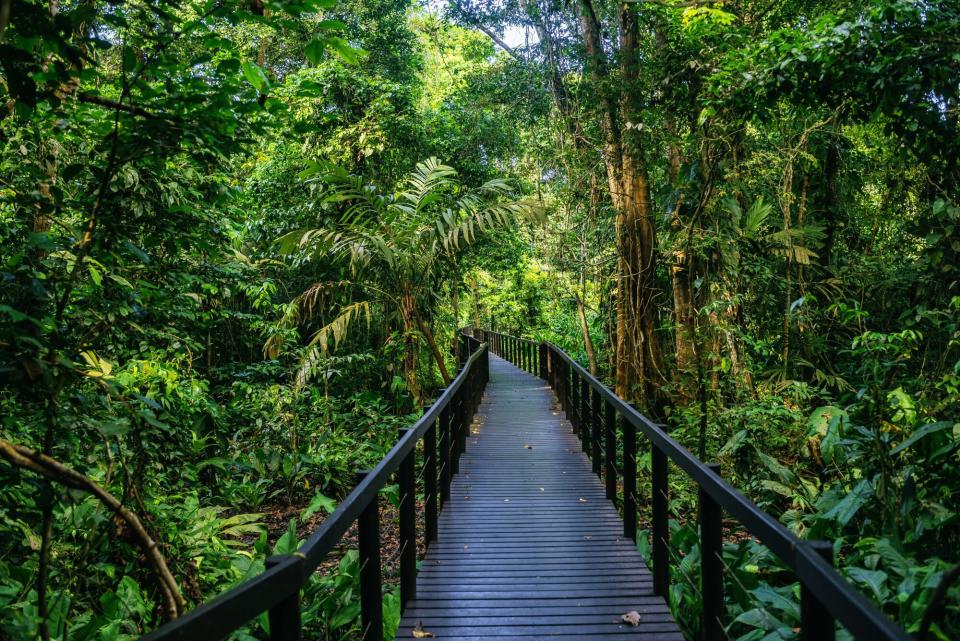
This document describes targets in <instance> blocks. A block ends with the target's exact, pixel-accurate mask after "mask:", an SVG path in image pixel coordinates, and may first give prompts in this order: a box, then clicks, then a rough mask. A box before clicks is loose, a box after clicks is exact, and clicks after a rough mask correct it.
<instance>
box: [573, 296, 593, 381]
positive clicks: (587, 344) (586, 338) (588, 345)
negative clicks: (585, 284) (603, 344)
mask: <svg viewBox="0 0 960 641" xmlns="http://www.w3.org/2000/svg"><path fill="white" fill-rule="evenodd" d="M574 296H575V297H576V299H577V315H578V316H579V317H580V331H581V332H582V333H583V349H584V351H586V352H587V361H588V362H589V363H590V373H591V374H593V375H594V376H596V375H597V352H596V350H595V349H594V347H593V340H592V339H591V338H590V327H589V326H588V325H587V314H586V310H585V309H584V306H583V298H581V297H580V294H574Z"/></svg>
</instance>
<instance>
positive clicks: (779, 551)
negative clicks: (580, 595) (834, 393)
mask: <svg viewBox="0 0 960 641" xmlns="http://www.w3.org/2000/svg"><path fill="white" fill-rule="evenodd" d="M490 333H491V334H495V332H490ZM511 338H514V337H511ZM520 340H525V339H520ZM542 344H544V345H546V346H547V348H548V349H550V350H551V351H552V352H553V353H555V354H557V355H558V356H559V357H560V358H561V359H563V361H564V362H565V363H567V364H568V365H569V366H570V367H571V368H572V369H573V371H574V372H576V374H577V375H578V376H580V377H581V378H583V379H584V380H586V381H587V383H588V384H589V385H590V387H592V388H593V389H594V390H596V391H597V392H598V393H599V394H600V396H601V398H603V399H604V400H605V401H606V402H608V403H610V404H611V405H612V406H613V407H614V408H615V410H616V412H617V413H618V414H620V415H621V416H622V417H623V418H624V420H627V421H629V422H630V423H631V424H632V425H633V426H634V427H636V428H637V429H638V430H639V431H640V432H641V433H643V434H644V436H646V437H647V438H648V439H649V440H650V442H651V443H653V445H654V446H656V447H657V449H659V450H660V451H661V452H663V453H664V454H665V455H666V456H667V457H669V458H670V460H672V461H673V462H674V463H675V464H676V465H677V466H678V467H680V469H682V470H683V471H684V472H686V473H687V475H688V476H690V478H692V479H693V480H694V481H696V482H697V484H698V485H699V486H700V487H702V488H703V489H704V490H705V491H706V492H707V493H708V494H709V495H710V496H711V498H713V500H714V501H716V502H717V503H718V504H719V505H720V506H721V507H723V509H724V510H726V511H727V512H728V513H729V514H730V515H732V516H733V517H735V518H736V519H737V520H738V521H739V522H740V523H742V524H743V525H744V526H745V527H746V528H747V530H748V531H749V532H750V533H751V534H753V535H754V536H755V537H756V538H757V539H759V540H760V542H761V543H763V544H764V545H766V546H767V547H768V548H770V550H771V551H772V552H773V553H774V554H776V555H777V557H779V558H780V559H781V560H782V561H783V562H784V563H785V564H786V565H787V566H788V567H790V568H791V569H792V570H793V571H794V572H795V573H796V574H797V577H798V578H799V579H800V581H801V582H802V583H803V584H804V585H806V586H807V587H808V588H809V589H811V590H813V591H814V592H815V593H816V594H817V596H818V600H820V601H821V602H822V603H823V604H824V605H825V607H826V608H827V609H828V610H829V611H830V613H831V614H832V615H833V616H834V617H835V618H836V619H837V620H838V621H840V622H841V623H842V624H843V625H844V627H845V628H846V629H847V630H849V631H850V632H851V633H852V634H853V635H854V636H855V637H856V638H858V639H882V640H884V641H911V637H910V635H908V634H907V633H906V632H905V631H904V630H903V629H902V628H900V627H899V626H898V625H896V624H895V623H894V622H893V621H891V620H890V619H889V618H887V616H886V615H884V613H883V612H881V611H880V609H879V608H877V606H875V605H874V604H873V603H872V602H871V601H870V600H869V599H867V598H866V597H865V596H864V595H863V594H861V593H860V591H859V590H857V589H856V588H854V587H853V586H852V585H850V583H848V582H847V580H846V579H844V578H843V576H841V575H840V574H839V573H838V572H837V571H836V569H834V568H833V567H832V566H831V565H830V564H829V563H828V562H827V561H826V560H824V559H823V558H821V557H820V556H819V555H818V554H817V553H816V552H814V551H813V550H812V549H811V548H810V546H809V545H807V543H806V542H805V541H803V540H802V539H800V538H798V537H797V536H796V535H795V534H793V533H792V532H790V530H788V529H787V528H786V527H784V526H783V524H781V523H780V522H779V521H778V520H777V519H775V518H774V517H773V516H771V515H770V514H768V513H767V512H765V511H763V510H762V509H760V507H759V506H757V505H756V504H755V503H754V502H753V501H751V500H750V499H748V498H747V497H746V496H744V495H743V494H742V493H741V492H740V491H739V490H737V489H736V488H734V487H733V486H732V485H730V484H729V483H727V482H726V481H725V480H723V478H722V477H721V476H720V475H718V474H717V473H716V472H714V471H712V470H711V469H710V468H709V467H707V465H706V464H705V463H704V462H703V461H701V460H700V459H698V458H697V457H696V456H694V455H693V454H692V453H691V452H690V451H689V450H687V449H686V448H685V447H683V446H682V445H681V444H680V443H678V442H677V441H675V440H674V439H673V438H672V437H671V436H670V435H669V434H667V432H666V431H665V430H664V426H663V425H659V424H657V423H654V422H653V421H651V420H650V419H649V418H647V417H646V416H644V415H643V414H641V413H640V412H639V411H638V410H637V409H636V408H635V407H633V405H631V404H630V403H628V402H627V401H625V400H623V399H622V398H620V397H619V396H617V395H616V394H615V393H614V392H613V390H611V389H610V388H609V387H607V386H606V385H604V384H603V383H602V382H600V381H599V380H598V379H597V378H596V377H595V376H593V375H592V374H590V372H588V371H587V370H586V369H585V368H584V367H583V366H581V365H580V364H579V363H578V362H576V361H575V360H574V359H573V358H572V357H571V356H570V355H569V354H567V353H566V352H565V351H563V350H562V349H561V348H560V347H558V346H557V345H555V344H553V343H551V342H549V341H544V342H543V343H542Z"/></svg>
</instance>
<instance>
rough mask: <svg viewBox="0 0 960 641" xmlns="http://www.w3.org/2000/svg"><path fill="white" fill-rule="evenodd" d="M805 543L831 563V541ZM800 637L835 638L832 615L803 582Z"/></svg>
mask: <svg viewBox="0 0 960 641" xmlns="http://www.w3.org/2000/svg"><path fill="white" fill-rule="evenodd" d="M806 545H807V546H808V547H809V548H810V549H811V550H813V551H814V552H816V553H817V554H818V555H819V556H820V557H822V558H823V559H824V560H825V561H826V562H827V563H829V564H830V565H833V543H830V541H807V543H806ZM800 638H801V639H802V641H833V640H834V639H836V638H837V626H836V624H835V623H834V619H833V616H832V615H831V614H830V612H829V611H828V610H827V609H826V608H825V607H823V604H822V603H821V602H820V601H819V600H818V599H817V596H816V595H815V594H814V593H813V592H812V591H811V590H809V589H808V588H807V586H805V585H803V584H801V587H800Z"/></svg>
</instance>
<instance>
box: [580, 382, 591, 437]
mask: <svg viewBox="0 0 960 641" xmlns="http://www.w3.org/2000/svg"><path fill="white" fill-rule="evenodd" d="M577 378H578V379H579V383H580V448H581V449H582V450H583V451H584V452H587V453H589V452H591V449H590V405H589V401H590V384H589V383H588V382H587V378H586V377H585V376H584V375H583V374H577Z"/></svg>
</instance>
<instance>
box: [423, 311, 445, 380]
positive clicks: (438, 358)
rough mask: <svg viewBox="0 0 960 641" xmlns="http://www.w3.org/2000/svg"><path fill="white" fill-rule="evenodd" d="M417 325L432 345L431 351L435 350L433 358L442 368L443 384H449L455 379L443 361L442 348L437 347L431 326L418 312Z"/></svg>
mask: <svg viewBox="0 0 960 641" xmlns="http://www.w3.org/2000/svg"><path fill="white" fill-rule="evenodd" d="M417 327H418V328H419V329H420V333H421V334H423V337H424V338H425V339H427V345H429V346H430V351H431V352H433V360H434V361H436V363H437V369H439V370H440V376H441V377H442V378H443V384H444V385H449V384H450V383H451V381H452V380H453V379H451V378H450V374H449V373H448V372H447V365H446V363H444V362H443V354H442V353H440V348H439V347H437V341H436V340H435V339H434V337H433V332H432V331H430V327H429V326H427V324H426V323H424V322H423V319H422V318H420V315H419V314H417Z"/></svg>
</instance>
